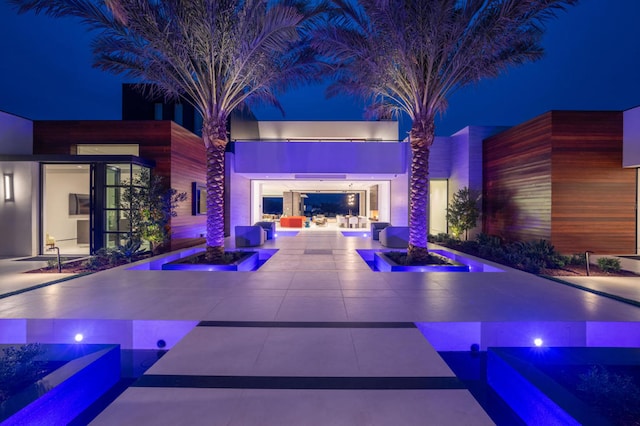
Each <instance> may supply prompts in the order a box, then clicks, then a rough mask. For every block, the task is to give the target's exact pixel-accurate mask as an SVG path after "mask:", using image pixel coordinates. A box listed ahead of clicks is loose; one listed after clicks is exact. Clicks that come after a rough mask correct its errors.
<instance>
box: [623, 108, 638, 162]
mask: <svg viewBox="0 0 640 426" xmlns="http://www.w3.org/2000/svg"><path fill="white" fill-rule="evenodd" d="M623 120H624V121H623V123H624V124H623V136H622V147H623V148H622V166H623V167H640V106H638V107H636V108H632V109H629V110H627V111H625V112H624V113H623Z"/></svg>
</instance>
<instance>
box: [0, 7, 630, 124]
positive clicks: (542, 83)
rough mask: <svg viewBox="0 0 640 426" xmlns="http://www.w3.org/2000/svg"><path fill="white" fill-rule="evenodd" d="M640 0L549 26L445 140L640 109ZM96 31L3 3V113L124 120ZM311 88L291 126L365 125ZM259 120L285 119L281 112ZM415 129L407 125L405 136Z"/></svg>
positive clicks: (351, 105)
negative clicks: (538, 44)
mask: <svg viewBox="0 0 640 426" xmlns="http://www.w3.org/2000/svg"><path fill="white" fill-rule="evenodd" d="M639 21H640V0H582V2H581V3H580V4H579V5H578V6H577V7H573V8H570V9H569V10H568V12H565V13H561V14H560V16H559V18H558V19H555V20H553V21H551V22H550V24H549V25H548V31H547V34H546V36H545V39H544V47H545V49H546V56H545V58H544V59H542V60H540V61H538V62H535V63H531V64H527V65H524V66H521V67H518V68H512V69H510V70H509V71H508V72H507V73H506V74H504V75H503V76H501V77H500V78H498V79H494V80H486V81H484V82H482V83H480V84H479V85H477V86H472V87H468V88H465V89H463V90H461V91H459V92H457V93H456V94H454V95H453V96H452V97H451V98H450V100H449V101H450V102H449V109H448V111H447V112H446V114H445V115H444V116H443V117H441V118H440V119H439V121H438V122H437V129H436V132H437V134H438V135H449V134H452V133H454V132H456V131H457V130H459V129H461V128H463V127H464V126H466V125H470V124H475V125H482V124H486V125H514V124H518V123H520V122H522V121H525V120H528V119H530V118H533V117H535V116H537V115H539V114H542V113H544V112H546V111H548V110H552V109H583V110H625V109H629V108H632V107H634V106H637V105H640V24H638V22H639ZM89 40H90V35H89V34H88V33H87V32H86V30H85V29H84V27H82V26H81V25H80V24H78V23H77V22H76V21H73V20H71V19H53V18H48V17H43V16H34V15H33V14H26V15H16V13H15V11H14V10H13V9H12V8H11V7H9V6H8V5H7V4H5V3H0V52H2V59H1V60H0V110H3V111H6V112H10V113H12V114H16V115H20V116H23V117H27V118H31V119H36V120H37V119H120V118H121V115H120V109H121V105H120V103H121V95H120V90H121V89H120V84H121V83H122V82H124V81H128V80H126V79H124V78H123V77H120V76H114V75H111V74H108V73H105V72H102V71H99V70H96V69H93V68H92V67H91V63H92V59H91V54H90V49H89ZM323 90H324V89H323V88H322V87H319V86H316V87H305V88H301V89H297V90H295V91H290V92H288V93H286V94H283V95H282V96H281V97H280V99H281V102H282V104H283V106H284V108H285V111H286V113H287V115H286V116H285V118H284V119H287V120H359V119H362V111H363V104H362V103H361V102H358V101H357V100H353V99H345V98H334V99H330V100H326V99H325V98H324V93H323ZM256 115H257V116H258V118H259V119H265V120H280V119H283V118H282V116H281V115H280V113H279V112H278V111H277V110H275V109H269V108H262V109H258V110H256ZM408 126H409V123H408V121H407V120H401V133H404V134H402V135H401V137H404V136H405V135H406V131H407V130H408Z"/></svg>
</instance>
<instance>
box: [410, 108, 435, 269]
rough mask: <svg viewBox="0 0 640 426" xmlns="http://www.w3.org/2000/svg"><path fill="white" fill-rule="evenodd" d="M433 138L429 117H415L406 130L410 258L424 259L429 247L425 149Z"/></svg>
mask: <svg viewBox="0 0 640 426" xmlns="http://www.w3.org/2000/svg"><path fill="white" fill-rule="evenodd" d="M434 138H435V123H434V118H433V117H422V118H416V119H415V120H414V122H413V126H412V128H411V133H410V142H411V182H410V186H409V194H410V198H409V249H408V251H407V255H408V257H409V260H410V261H413V262H424V261H426V260H427V259H428V256H429V249H428V247H427V243H428V238H427V237H428V233H429V152H430V149H431V145H433V141H434Z"/></svg>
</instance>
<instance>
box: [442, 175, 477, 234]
mask: <svg viewBox="0 0 640 426" xmlns="http://www.w3.org/2000/svg"><path fill="white" fill-rule="evenodd" d="M480 197H481V195H480V193H479V192H478V191H474V190H471V189H469V188H468V187H464V188H462V189H460V190H459V191H458V192H456V193H455V194H453V199H452V200H451V202H450V203H449V207H448V210H447V222H449V227H450V228H451V232H452V233H453V235H454V236H455V237H456V238H460V235H462V233H463V232H464V233H465V235H464V237H465V238H464V239H465V240H466V239H468V238H469V235H468V232H469V230H470V229H473V228H475V226H476V223H477V222H478V217H479V216H480V208H479V206H478V204H479V202H480Z"/></svg>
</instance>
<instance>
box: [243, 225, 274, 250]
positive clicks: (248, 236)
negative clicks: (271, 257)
mask: <svg viewBox="0 0 640 426" xmlns="http://www.w3.org/2000/svg"><path fill="white" fill-rule="evenodd" d="M235 229H236V247H255V246H261V245H263V244H264V242H265V240H266V238H267V237H266V235H267V231H266V230H264V229H263V228H262V227H261V226H258V225H254V226H236V228H235Z"/></svg>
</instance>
